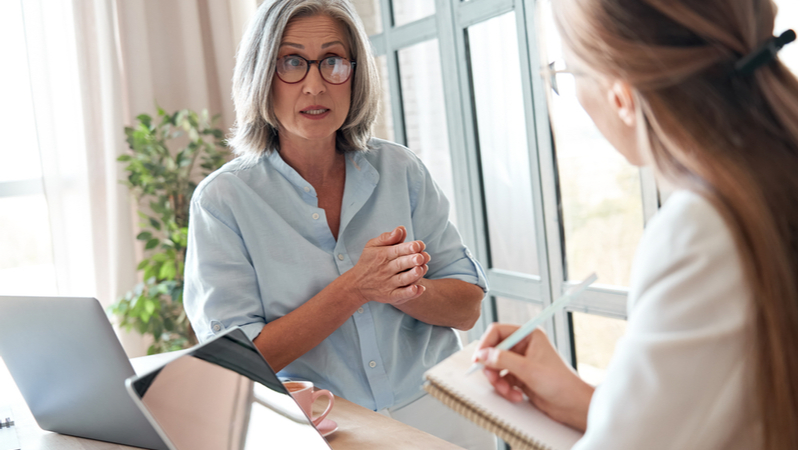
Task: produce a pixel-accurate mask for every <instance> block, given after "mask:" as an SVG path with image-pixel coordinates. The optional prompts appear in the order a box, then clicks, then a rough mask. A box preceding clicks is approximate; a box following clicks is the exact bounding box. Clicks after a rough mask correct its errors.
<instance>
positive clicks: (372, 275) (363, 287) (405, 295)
mask: <svg viewBox="0 0 800 450" xmlns="http://www.w3.org/2000/svg"><path fill="white" fill-rule="evenodd" d="M406 235H407V234H406V229H405V227H403V226H399V227H397V228H395V229H394V230H392V231H391V232H388V233H383V234H381V235H380V236H378V237H376V238H374V239H370V240H369V241H368V242H367V244H366V245H365V246H364V251H363V252H361V257H360V258H359V259H358V262H357V263H356V265H355V266H354V267H353V268H352V269H350V270H349V271H348V272H347V273H348V274H349V275H348V276H349V277H350V280H351V282H352V288H353V289H354V290H355V292H357V293H358V295H359V296H361V299H362V300H363V303H367V302H370V301H374V302H380V303H388V304H392V305H400V304H402V303H405V302H407V301H409V300H413V299H415V298H417V297H419V296H420V295H422V293H423V292H425V287H423V286H422V285H419V284H416V283H417V282H418V281H419V280H420V279H422V277H424V276H425V274H426V273H428V262H429V261H430V260H431V256H430V255H429V254H428V253H427V252H425V243H424V242H422V241H411V242H403V241H405V239H406Z"/></svg>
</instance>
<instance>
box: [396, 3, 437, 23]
mask: <svg viewBox="0 0 800 450" xmlns="http://www.w3.org/2000/svg"><path fill="white" fill-rule="evenodd" d="M392 7H393V9H394V26H396V27H399V26H400V25H405V24H407V23H409V22H413V21H415V20H419V19H422V18H424V17H428V16H430V15H433V14H434V13H435V12H436V5H435V2H434V0H395V1H393V2H392Z"/></svg>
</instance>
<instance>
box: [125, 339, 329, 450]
mask: <svg viewBox="0 0 800 450" xmlns="http://www.w3.org/2000/svg"><path fill="white" fill-rule="evenodd" d="M126 386H127V387H128V391H129V393H130V395H131V397H132V398H133V399H134V400H135V401H136V403H137V404H138V405H139V406H140V407H141V408H142V411H144V412H145V415H146V416H147V418H148V419H149V420H150V421H151V423H152V424H153V426H154V428H155V429H156V430H157V431H158V432H159V433H160V434H161V437H162V438H163V439H164V441H165V442H167V444H168V445H169V448H170V449H171V450H219V449H231V450H233V449H236V450H256V449H258V450H260V449H287V450H288V449H304V450H314V449H330V446H328V443H327V442H326V441H325V438H323V437H322V435H321V434H320V433H319V431H317V429H316V428H315V427H314V425H312V424H311V421H310V420H309V418H308V417H307V416H306V415H305V413H304V412H303V410H302V409H301V408H300V406H299V405H298V404H297V403H296V402H295V401H294V398H292V396H291V395H290V394H289V392H287V391H286V389H285V388H284V386H283V384H281V382H280V380H278V377H277V376H276V375H275V372H274V371H273V370H272V368H271V367H270V366H269V364H267V361H266V360H264V358H263V357H262V356H261V353H259V351H258V350H257V349H256V347H255V346H254V345H253V343H252V342H251V341H250V339H248V338H247V336H246V335H245V334H244V332H243V331H242V330H241V329H239V328H234V329H231V330H229V331H227V332H225V333H223V334H220V335H218V336H216V337H215V338H214V339H212V340H210V341H207V342H205V343H204V344H201V345H198V346H195V347H194V348H192V349H191V350H190V351H189V352H188V353H186V354H185V355H183V356H181V357H179V358H177V359H175V360H173V361H171V362H168V363H167V364H166V365H164V366H163V367H161V368H159V369H156V370H154V371H152V372H150V373H147V374H144V375H139V376H136V377H132V378H130V379H129V380H127V382H126Z"/></svg>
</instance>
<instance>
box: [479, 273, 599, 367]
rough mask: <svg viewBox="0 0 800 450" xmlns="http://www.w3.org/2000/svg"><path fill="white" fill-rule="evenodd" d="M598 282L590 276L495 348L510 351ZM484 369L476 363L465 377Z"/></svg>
mask: <svg viewBox="0 0 800 450" xmlns="http://www.w3.org/2000/svg"><path fill="white" fill-rule="evenodd" d="M595 281H597V275H596V274H594V273H592V274H591V275H589V276H588V277H587V278H586V279H585V280H583V281H582V282H581V283H580V284H577V285H575V286H573V287H571V288H569V289H568V290H567V292H565V293H564V295H562V296H561V298H559V299H558V300H556V301H554V302H553V303H551V304H550V306H548V307H547V308H545V309H544V311H542V312H541V313H539V315H538V316H536V317H534V318H533V319H531V320H529V321H528V322H527V323H526V324H525V325H523V326H521V327H519V329H517V331H515V332H513V333H511V336H509V337H507V338H505V339H504V340H503V342H501V343H499V344H497V346H496V347H495V348H496V349H498V350H508V349H510V348H511V347H513V346H515V345H517V344H518V343H519V342H520V341H521V340H523V339H524V338H525V336H527V335H529V334H531V333H533V330H535V329H536V327H538V326H539V325H541V324H542V323H543V322H544V321H545V320H547V319H549V318H551V317H553V314H555V313H557V312H558V311H560V310H561V309H562V308H564V307H565V306H567V303H569V301H570V300H572V299H574V298H575V297H577V296H578V295H579V294H580V293H582V292H583V291H585V290H586V288H588V287H589V285H590V284H592V283H594V282H595ZM482 367H483V364H481V363H474V364H473V365H472V366H471V367H470V368H469V370H467V373H466V374H464V375H465V376H468V375H471V374H472V373H473V372H475V371H476V370H478V369H480V368H482Z"/></svg>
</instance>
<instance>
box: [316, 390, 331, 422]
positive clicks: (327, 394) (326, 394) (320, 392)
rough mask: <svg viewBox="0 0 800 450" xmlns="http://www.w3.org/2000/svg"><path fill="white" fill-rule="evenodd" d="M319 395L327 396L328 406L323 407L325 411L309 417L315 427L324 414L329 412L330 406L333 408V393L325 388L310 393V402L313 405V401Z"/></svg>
mask: <svg viewBox="0 0 800 450" xmlns="http://www.w3.org/2000/svg"><path fill="white" fill-rule="evenodd" d="M320 395H324V396H326V397H328V407H327V408H325V411H322V414H320V415H319V416H317V417H315V418H313V419H311V423H313V424H314V426H315V427H316V426H317V425H319V424H320V423H321V422H322V420H323V419H324V418H325V416H327V415H328V413H329V412H331V408H333V394H332V393H331V391H329V390H327V389H320V390H318V391H314V393H313V394H311V404H312V405H313V404H314V402H315V401H316V400H317V399H318V398H319V397H320Z"/></svg>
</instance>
